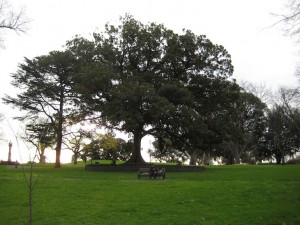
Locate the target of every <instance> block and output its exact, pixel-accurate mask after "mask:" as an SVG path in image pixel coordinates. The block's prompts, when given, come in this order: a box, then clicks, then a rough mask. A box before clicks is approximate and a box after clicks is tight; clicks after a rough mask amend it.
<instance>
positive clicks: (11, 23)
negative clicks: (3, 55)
mask: <svg viewBox="0 0 300 225" xmlns="http://www.w3.org/2000/svg"><path fill="white" fill-rule="evenodd" d="M28 22H29V20H28V19H27V18H26V15H25V10H24V8H21V9H20V10H19V11H14V9H13V7H12V6H11V5H10V4H9V3H8V1H7V0H0V47H3V41H4V39H3V36H4V35H5V31H6V30H13V31H15V32H16V33H17V34H20V33H24V32H26V30H27V24H28Z"/></svg>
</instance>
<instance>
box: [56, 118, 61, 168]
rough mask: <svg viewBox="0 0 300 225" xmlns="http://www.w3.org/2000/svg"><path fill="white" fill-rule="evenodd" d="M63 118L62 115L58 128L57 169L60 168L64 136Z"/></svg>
mask: <svg viewBox="0 0 300 225" xmlns="http://www.w3.org/2000/svg"><path fill="white" fill-rule="evenodd" d="M62 127H63V117H62V115H60V117H59V121H58V127H57V141H56V148H55V150H56V154H55V166H54V167H55V168H60V167H61V165H60V153H61V145H62V136H63V134H62V133H63V129H62Z"/></svg>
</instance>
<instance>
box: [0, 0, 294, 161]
mask: <svg viewBox="0 0 300 225" xmlns="http://www.w3.org/2000/svg"><path fill="white" fill-rule="evenodd" d="M8 1H10V3H11V4H12V5H13V6H14V8H15V9H16V11H17V10H18V8H20V7H24V8H25V10H26V14H27V16H28V17H29V18H30V20H31V22H30V23H29V24H28V28H29V29H28V31H27V33H26V34H21V35H17V34H15V33H14V32H11V31H10V32H7V33H6V35H5V36H4V38H5V42H4V45H5V49H0V75H1V82H0V97H1V98H2V97H3V95H4V94H10V95H13V94H14V93H15V92H16V90H14V89H13V88H12V87H11V85H10V74H11V73H14V72H15V71H16V70H17V65H18V63H22V62H23V58H24V57H27V58H33V57H36V56H40V55H44V54H47V53H48V52H50V51H53V50H62V48H63V47H62V46H63V45H64V44H65V42H66V41H67V40H70V39H72V37H74V36H75V35H76V34H78V35H81V36H83V37H86V38H91V34H92V33H93V32H101V31H104V25H105V23H107V22H110V23H112V24H117V23H118V21H119V17H120V16H124V15H125V13H129V14H131V15H132V16H133V17H134V18H135V19H137V20H139V21H141V22H143V23H148V22H156V23H163V24H164V25H165V26H166V27H167V28H169V29H172V30H174V31H175V32H177V33H180V32H181V30H182V29H190V30H192V31H193V32H194V33H195V34H199V35H200V34H205V35H206V36H207V37H208V38H209V39H210V40H211V41H212V42H213V43H215V44H219V45H223V46H224V47H225V49H227V51H228V52H229V53H230V54H231V56H232V62H233V65H234V68H235V69H234V74H233V77H234V78H236V79H237V80H238V81H241V80H245V81H250V82H254V83H257V84H259V83H264V84H266V85H267V86H268V87H270V88H273V89H274V90H275V89H276V88H278V87H280V86H283V85H284V86H290V85H294V84H295V83H296V78H295V77H294V73H295V68H296V63H297V61H299V60H298V59H299V55H297V51H296V44H295V42H293V40H292V39H291V38H290V37H287V36H284V35H283V32H282V30H281V29H280V26H275V27H271V28H267V27H269V26H271V25H272V24H274V23H275V22H276V21H277V20H278V18H276V17H274V16H272V13H280V12H282V11H283V10H284V6H285V4H286V2H287V0H248V1H245V0H244V1H241V0H184V1H179V0H172V1H171V0H169V1H168V0H151V1H150V0H148V1H146V0H109V1H99V0H85V1H82V0H8ZM265 28H267V29H265ZM0 105H1V108H0V112H1V113H3V114H5V116H6V118H7V119H9V118H10V116H11V115H12V114H13V111H11V110H9V109H8V107H7V106H3V104H2V103H0ZM13 126H14V127H13V130H14V132H17V131H16V130H17V129H18V128H17V127H16V125H13ZM1 127H4V129H5V132H6V133H7V132H9V130H10V128H8V126H7V125H5V124H2V125H1ZM8 136H9V134H7V140H8V139H9V137H8ZM145 143H146V144H145ZM144 145H146V147H147V148H148V146H149V141H148V140H145V141H144ZM2 146H3V145H2ZM2 146H0V147H1V149H3V147H2ZM5 148H6V145H5V146H4V149H5ZM16 157H17V156H16ZM6 158H7V151H6V150H4V151H1V150H0V159H3V160H6Z"/></svg>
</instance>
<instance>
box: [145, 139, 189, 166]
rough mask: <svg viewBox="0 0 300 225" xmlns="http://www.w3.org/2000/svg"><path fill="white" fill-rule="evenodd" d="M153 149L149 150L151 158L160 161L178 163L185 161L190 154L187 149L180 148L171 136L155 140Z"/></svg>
mask: <svg viewBox="0 0 300 225" xmlns="http://www.w3.org/2000/svg"><path fill="white" fill-rule="evenodd" d="M153 147H154V149H153V150H150V149H149V150H148V153H149V155H150V157H151V158H153V159H156V160H158V161H159V162H168V163H177V164H181V163H183V162H185V161H186V160H187V159H188V157H189V155H188V153H187V152H186V151H183V150H178V149H176V147H175V146H174V145H173V143H172V141H171V140H170V139H169V138H159V139H158V140H156V141H154V142H153Z"/></svg>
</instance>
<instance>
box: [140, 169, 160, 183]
mask: <svg viewBox="0 0 300 225" xmlns="http://www.w3.org/2000/svg"><path fill="white" fill-rule="evenodd" d="M150 176H151V173H150V168H140V169H139V171H138V180H140V179H141V177H149V179H151V178H152V177H150ZM156 177H160V178H161V179H162V180H164V179H165V177H166V170H165V168H157V169H156V170H155V172H154V175H153V178H154V179H156Z"/></svg>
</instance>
